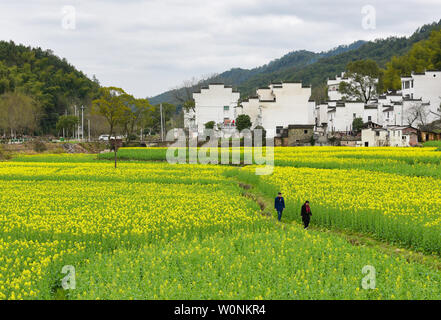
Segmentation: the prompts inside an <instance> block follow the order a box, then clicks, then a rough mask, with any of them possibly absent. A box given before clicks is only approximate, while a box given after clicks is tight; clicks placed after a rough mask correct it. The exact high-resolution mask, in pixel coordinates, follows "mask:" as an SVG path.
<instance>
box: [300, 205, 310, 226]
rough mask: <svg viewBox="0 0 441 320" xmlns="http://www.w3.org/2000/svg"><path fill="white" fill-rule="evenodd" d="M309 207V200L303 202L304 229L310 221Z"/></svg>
mask: <svg viewBox="0 0 441 320" xmlns="http://www.w3.org/2000/svg"><path fill="white" fill-rule="evenodd" d="M311 216H312V213H311V207H310V206H309V201H306V202H305V204H304V205H303V206H302V220H303V225H304V226H305V229H308V227H309V223H310V222H311Z"/></svg>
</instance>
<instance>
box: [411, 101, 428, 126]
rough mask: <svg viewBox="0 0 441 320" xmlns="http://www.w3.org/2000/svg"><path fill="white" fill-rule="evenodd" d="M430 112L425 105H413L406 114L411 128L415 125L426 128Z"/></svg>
mask: <svg viewBox="0 0 441 320" xmlns="http://www.w3.org/2000/svg"><path fill="white" fill-rule="evenodd" d="M429 114H430V111H429V110H428V108H427V105H426V104H424V103H413V104H412V106H411V107H410V108H409V109H408V110H407V112H406V115H405V117H406V121H407V124H408V125H409V126H413V125H414V124H415V123H416V124H418V125H420V126H426V125H427V122H428V117H429Z"/></svg>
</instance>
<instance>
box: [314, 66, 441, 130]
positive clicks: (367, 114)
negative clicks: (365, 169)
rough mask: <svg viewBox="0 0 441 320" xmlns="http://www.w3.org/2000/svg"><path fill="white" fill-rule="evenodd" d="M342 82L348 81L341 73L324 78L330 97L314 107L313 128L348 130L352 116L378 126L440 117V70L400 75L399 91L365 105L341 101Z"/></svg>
mask: <svg viewBox="0 0 441 320" xmlns="http://www.w3.org/2000/svg"><path fill="white" fill-rule="evenodd" d="M342 81H345V82H348V81H351V80H350V79H348V78H345V76H344V73H343V74H342V76H337V77H336V78H335V79H329V80H328V88H329V92H328V95H329V98H330V100H329V101H328V102H327V103H326V104H322V105H319V106H316V108H315V119H316V127H317V131H321V132H325V131H327V132H346V133H347V132H351V131H352V122H353V120H354V119H355V118H362V119H363V122H364V123H368V122H372V123H375V124H377V125H379V126H382V127H387V126H413V127H416V126H419V125H424V124H427V123H430V122H433V121H435V120H437V119H440V118H441V112H440V104H441V71H427V72H425V73H421V74H416V73H413V74H412V76H411V77H403V78H402V85H403V87H402V89H403V90H402V91H400V92H396V93H394V92H389V93H387V94H384V95H380V96H378V97H374V98H372V99H371V100H370V101H368V103H366V104H365V103H363V102H359V101H351V100H350V99H348V98H347V99H346V101H342V100H341V99H343V95H342V94H341V93H340V92H339V86H340V83H341V82H342ZM418 115H420V116H418Z"/></svg>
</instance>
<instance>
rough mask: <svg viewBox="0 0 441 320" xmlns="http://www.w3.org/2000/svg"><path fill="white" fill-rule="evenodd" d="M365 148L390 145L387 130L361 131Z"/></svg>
mask: <svg viewBox="0 0 441 320" xmlns="http://www.w3.org/2000/svg"><path fill="white" fill-rule="evenodd" d="M361 143H362V145H363V147H384V146H388V145H389V141H388V131H387V130H386V129H364V130H362V131H361Z"/></svg>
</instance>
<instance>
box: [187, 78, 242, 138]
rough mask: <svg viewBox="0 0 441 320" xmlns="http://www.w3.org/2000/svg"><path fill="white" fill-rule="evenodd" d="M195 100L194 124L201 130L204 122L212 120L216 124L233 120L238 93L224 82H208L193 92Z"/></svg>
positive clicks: (238, 97) (203, 127)
mask: <svg viewBox="0 0 441 320" xmlns="http://www.w3.org/2000/svg"><path fill="white" fill-rule="evenodd" d="M193 99H194V100H195V115H194V116H195V126H196V127H197V130H198V131H199V132H203V131H204V129H205V124H206V123H207V122H210V121H214V122H215V123H216V124H219V123H224V122H225V121H233V120H235V116H236V110H235V107H236V106H237V103H238V101H239V99H240V93H239V92H235V91H234V90H233V88H232V87H229V86H225V85H224V84H210V85H209V86H208V87H206V88H202V89H201V91H200V92H196V93H194V94H193Z"/></svg>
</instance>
